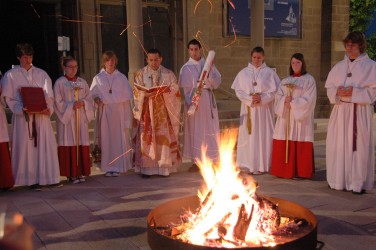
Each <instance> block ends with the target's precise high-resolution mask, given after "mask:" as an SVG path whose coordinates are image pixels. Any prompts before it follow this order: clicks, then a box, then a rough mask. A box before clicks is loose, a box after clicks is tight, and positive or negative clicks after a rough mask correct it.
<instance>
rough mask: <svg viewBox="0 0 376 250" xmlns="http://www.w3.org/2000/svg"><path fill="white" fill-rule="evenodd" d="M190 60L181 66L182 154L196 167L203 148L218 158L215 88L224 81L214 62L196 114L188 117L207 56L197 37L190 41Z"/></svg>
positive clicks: (210, 155)
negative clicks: (183, 118) (182, 98)
mask: <svg viewBox="0 0 376 250" xmlns="http://www.w3.org/2000/svg"><path fill="white" fill-rule="evenodd" d="M187 47H188V53H189V56H190V58H189V60H188V62H186V63H185V64H184V65H183V67H182V68H181V69H180V76H179V85H180V87H181V88H182V89H183V93H184V97H185V102H184V114H185V115H184V117H186V118H185V120H184V144H183V156H184V157H186V158H188V159H191V161H192V163H193V166H196V165H195V163H196V160H197V159H198V160H202V155H201V154H202V147H203V146H204V147H205V148H206V156H207V157H208V158H210V159H212V160H213V161H217V160H218V159H219V133H220V131H219V119H218V109H217V105H216V101H215V97H214V93H213V90H214V89H216V88H218V87H219V85H220V84H221V81H222V77H221V74H220V73H219V71H218V70H217V68H216V67H215V66H214V65H212V67H211V69H210V72H209V76H208V78H207V80H206V81H205V86H204V88H203V90H202V94H201V97H200V99H199V102H198V108H197V110H196V112H195V113H194V114H193V115H189V116H187V115H186V114H187V111H188V108H189V106H190V105H191V103H192V97H193V94H194V91H195V89H196V87H197V81H198V80H199V77H200V74H201V71H202V69H203V67H204V64H205V59H204V58H202V57H201V44H200V42H199V41H197V40H196V39H193V40H191V41H190V42H189V43H188V46H187Z"/></svg>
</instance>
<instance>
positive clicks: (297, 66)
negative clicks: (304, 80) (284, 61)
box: [291, 58, 303, 74]
mask: <svg viewBox="0 0 376 250" xmlns="http://www.w3.org/2000/svg"><path fill="white" fill-rule="evenodd" d="M302 65H303V63H302V62H301V61H300V60H298V59H296V58H292V59H291V68H292V70H293V71H294V73H296V74H297V73H300V72H301V71H302Z"/></svg>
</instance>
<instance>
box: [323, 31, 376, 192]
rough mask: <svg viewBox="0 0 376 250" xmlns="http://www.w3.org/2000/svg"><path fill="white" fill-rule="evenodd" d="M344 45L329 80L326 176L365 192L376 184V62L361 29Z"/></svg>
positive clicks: (338, 185)
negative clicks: (375, 136)
mask: <svg viewBox="0 0 376 250" xmlns="http://www.w3.org/2000/svg"><path fill="white" fill-rule="evenodd" d="M343 45H344V47H345V50H346V55H345V58H344V59H343V60H342V61H340V62H338V63H337V64H336V65H335V66H334V67H333V68H332V70H331V71H330V72H329V75H328V78H327V80H326V83H325V88H326V89H327V95H328V98H329V101H330V103H331V104H334V107H333V110H332V112H331V114H330V118H329V124H328V134H327V138H326V178H327V181H328V184H329V187H330V188H332V189H336V190H347V191H352V192H353V193H354V194H363V193H365V192H366V190H371V189H372V188H373V185H374V179H375V149H374V139H373V125H372V124H373V106H372V104H373V103H374V101H375V100H376V62H375V61H373V60H371V59H370V58H369V57H368V55H367V53H366V52H365V51H366V46H367V44H366V39H365V36H364V34H362V33H361V32H359V31H353V32H350V33H349V34H348V35H347V36H346V38H345V39H343Z"/></svg>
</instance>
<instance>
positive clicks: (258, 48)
mask: <svg viewBox="0 0 376 250" xmlns="http://www.w3.org/2000/svg"><path fill="white" fill-rule="evenodd" d="M255 52H257V53H261V54H263V55H265V51H264V49H263V48H262V47H260V46H257V47H254V48H253V50H252V51H251V56H252V55H253V53H255Z"/></svg>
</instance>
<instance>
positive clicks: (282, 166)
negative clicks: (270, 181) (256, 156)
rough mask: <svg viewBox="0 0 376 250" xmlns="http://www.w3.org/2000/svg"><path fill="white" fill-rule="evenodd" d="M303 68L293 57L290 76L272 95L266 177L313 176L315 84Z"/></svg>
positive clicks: (298, 55)
mask: <svg viewBox="0 0 376 250" xmlns="http://www.w3.org/2000/svg"><path fill="white" fill-rule="evenodd" d="M306 68H307V67H306V63H305V60H304V56H303V54H301V53H295V54H293V55H292V56H291V59H290V67H289V73H290V75H289V76H288V77H287V78H285V79H283V80H282V81H281V84H280V85H279V88H278V91H277V93H276V95H275V114H276V115H277V121H276V124H275V127H274V134H273V151H272V166H271V171H270V174H271V175H274V176H277V177H283V178H294V179H301V178H309V179H310V178H312V176H313V173H314V157H313V139H314V138H313V135H314V134H313V126H314V110H315V106H316V82H315V79H314V78H313V77H312V76H311V75H310V74H308V73H307V69H306Z"/></svg>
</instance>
